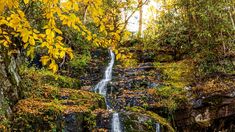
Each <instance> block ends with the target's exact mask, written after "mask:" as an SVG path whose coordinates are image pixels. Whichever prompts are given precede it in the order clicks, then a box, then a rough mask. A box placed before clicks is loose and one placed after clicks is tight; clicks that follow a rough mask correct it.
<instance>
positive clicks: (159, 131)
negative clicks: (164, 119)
mask: <svg viewBox="0 0 235 132" xmlns="http://www.w3.org/2000/svg"><path fill="white" fill-rule="evenodd" d="M156 132H161V126H160V124H159V123H156Z"/></svg>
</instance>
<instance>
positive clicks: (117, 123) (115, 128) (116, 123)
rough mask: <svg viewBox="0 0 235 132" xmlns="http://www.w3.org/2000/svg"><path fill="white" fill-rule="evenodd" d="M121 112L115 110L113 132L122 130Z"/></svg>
mask: <svg viewBox="0 0 235 132" xmlns="http://www.w3.org/2000/svg"><path fill="white" fill-rule="evenodd" d="M120 126H121V125H120V119H119V114H118V113H116V112H114V113H113V119H112V132H121V127H120Z"/></svg>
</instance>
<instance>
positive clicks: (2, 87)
mask: <svg viewBox="0 0 235 132" xmlns="http://www.w3.org/2000/svg"><path fill="white" fill-rule="evenodd" d="M18 58H19V53H18V55H16V56H9V55H7V53H6V52H4V49H1V47H0V124H1V122H2V121H4V120H6V119H9V118H10V117H11V114H12V110H11V106H13V105H14V104H15V103H16V102H17V101H18V99H19V98H20V80H21V79H20V76H19V74H18V66H19V65H18V64H19V62H20V61H19V59H18Z"/></svg>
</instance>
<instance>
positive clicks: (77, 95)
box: [12, 86, 106, 131]
mask: <svg viewBox="0 0 235 132" xmlns="http://www.w3.org/2000/svg"><path fill="white" fill-rule="evenodd" d="M105 107H106V105H105V101H104V98H103V97H102V96H100V95H98V94H95V93H92V92H87V91H81V90H74V89H66V88H56V87H52V86H45V87H43V88H42V94H41V96H38V98H35V97H34V98H33V97H32V98H27V99H23V100H20V101H19V102H18V103H17V104H16V106H15V107H14V111H15V115H14V120H13V123H12V130H16V131H90V130H92V129H94V128H95V127H96V117H97V115H98V114H99V112H94V111H95V110H97V109H103V111H106V110H105V109H106V108H105Z"/></svg>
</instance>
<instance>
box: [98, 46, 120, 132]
mask: <svg viewBox="0 0 235 132" xmlns="http://www.w3.org/2000/svg"><path fill="white" fill-rule="evenodd" d="M109 52H110V56H111V61H110V62H109V65H108V67H107V68H106V70H105V74H104V78H103V79H102V80H101V81H100V82H99V83H98V84H97V85H96V86H95V88H94V91H95V92H97V93H99V94H100V95H102V96H104V97H105V102H106V106H107V109H108V110H110V111H112V109H111V107H110V106H109V105H108V101H107V98H106V94H107V84H108V83H109V82H110V81H111V80H112V68H113V65H114V60H115V55H114V53H113V52H112V51H111V50H110V51H109ZM112 132H121V125H120V119H119V114H118V113H117V112H114V113H113V118H112Z"/></svg>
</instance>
